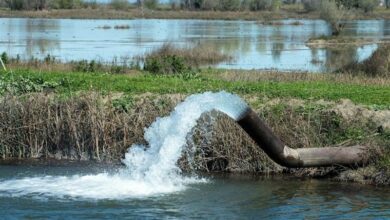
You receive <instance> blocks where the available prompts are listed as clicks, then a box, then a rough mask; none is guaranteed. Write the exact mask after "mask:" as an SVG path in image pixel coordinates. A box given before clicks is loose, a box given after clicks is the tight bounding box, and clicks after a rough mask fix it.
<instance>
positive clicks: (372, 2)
mask: <svg viewBox="0 0 390 220" xmlns="http://www.w3.org/2000/svg"><path fill="white" fill-rule="evenodd" d="M378 5H379V1H378V0H358V8H360V9H362V10H363V11H364V12H365V13H367V12H371V11H373V10H374V9H375V7H377V6H378Z"/></svg>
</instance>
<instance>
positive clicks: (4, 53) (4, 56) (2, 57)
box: [0, 52, 9, 64]
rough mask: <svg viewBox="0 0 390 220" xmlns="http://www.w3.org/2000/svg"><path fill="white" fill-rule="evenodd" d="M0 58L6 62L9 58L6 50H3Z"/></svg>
mask: <svg viewBox="0 0 390 220" xmlns="http://www.w3.org/2000/svg"><path fill="white" fill-rule="evenodd" d="M0 58H1V60H2V61H3V63H4V64H8V62H9V59H8V54H7V53H6V52H3V53H2V54H1V56H0Z"/></svg>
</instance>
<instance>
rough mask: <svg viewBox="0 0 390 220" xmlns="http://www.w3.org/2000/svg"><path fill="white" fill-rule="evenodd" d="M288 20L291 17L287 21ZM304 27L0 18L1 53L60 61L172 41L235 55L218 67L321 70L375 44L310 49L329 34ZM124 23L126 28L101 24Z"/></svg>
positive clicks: (376, 30)
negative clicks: (312, 41) (310, 42)
mask: <svg viewBox="0 0 390 220" xmlns="http://www.w3.org/2000/svg"><path fill="white" fill-rule="evenodd" d="M284 22H285V23H287V24H288V23H291V22H292V20H286V21H284ZM300 22H302V23H303V25H300V26H294V25H282V26H270V25H261V24H258V23H256V22H251V21H202V20H143V19H140V20H67V19H12V18H11V19H10V18H1V19H0V24H1V26H0V52H2V51H5V52H7V53H9V54H10V55H11V56H16V55H17V54H19V55H20V56H21V57H22V58H24V59H28V58H30V57H32V56H34V57H40V58H42V57H45V56H46V55H47V54H51V55H52V56H55V57H58V58H60V59H62V60H64V61H69V60H79V59H89V60H91V59H100V60H103V61H107V62H110V61H112V59H113V58H114V57H134V56H139V55H143V54H145V53H147V52H150V51H151V50H153V49H155V48H157V47H159V46H161V45H162V44H164V43H165V42H171V43H173V44H174V45H176V46H197V45H202V46H207V47H211V48H215V49H216V50H219V51H221V52H223V53H228V54H230V55H231V56H233V57H234V61H230V62H228V63H221V64H219V65H217V66H218V67H221V68H235V69H281V70H307V71H324V70H329V69H336V68H339V67H341V66H343V65H346V64H348V63H350V62H353V61H355V60H362V59H365V58H367V57H368V56H369V55H370V54H371V53H372V52H373V51H374V50H375V49H376V48H377V46H376V45H366V46H364V47H350V48H347V49H345V50H344V49H343V50H325V49H315V48H314V49H310V48H308V47H307V46H306V45H305V42H306V40H307V39H309V38H310V37H315V36H320V35H329V33H330V30H329V27H328V26H327V25H326V23H325V22H323V21H320V20H300ZM115 25H129V26H130V29H126V30H117V29H114V28H111V29H104V28H99V27H103V26H110V27H113V26H115ZM344 35H348V36H356V37H375V38H386V37H388V36H389V35H390V21H388V20H366V21H355V22H350V23H348V26H347V28H346V31H345V33H344Z"/></svg>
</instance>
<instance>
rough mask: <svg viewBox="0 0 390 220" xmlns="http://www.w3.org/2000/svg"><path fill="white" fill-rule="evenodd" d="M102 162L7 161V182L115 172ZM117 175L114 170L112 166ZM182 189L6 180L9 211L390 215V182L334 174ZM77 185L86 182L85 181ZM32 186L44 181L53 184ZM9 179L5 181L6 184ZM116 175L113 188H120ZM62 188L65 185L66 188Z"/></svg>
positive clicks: (0, 193) (5, 213) (218, 180)
mask: <svg viewBox="0 0 390 220" xmlns="http://www.w3.org/2000/svg"><path fill="white" fill-rule="evenodd" d="M113 172H116V171H114V170H108V169H105V170H100V169H98V168H96V167H95V166H92V167H89V166H80V167H78V166H71V167H69V166H65V167H63V166H52V167H49V166H42V167H41V166H0V182H1V184H3V182H4V181H11V180H16V181H18V180H19V181H20V180H23V179H24V180H29V179H30V180H31V179H33V178H41V179H42V178H53V179H58V178H63V179H64V181H65V180H66V179H69V178H70V179H71V178H80V176H85V175H97V174H99V173H100V174H101V173H113ZM108 175H109V174H108ZM203 179H204V181H202V182H199V183H194V184H189V185H187V186H186V187H185V188H183V189H180V190H178V191H175V192H170V193H161V194H152V195H149V196H148V195H145V196H135V197H132V198H131V197H125V196H123V198H121V197H118V196H116V197H114V196H113V197H112V198H110V197H105V198H104V197H103V198H102V197H100V198H99V196H98V195H99V191H96V192H95V194H96V197H95V198H94V197H82V196H77V192H76V191H75V193H74V194H73V195H71V192H63V191H65V190H66V189H64V188H61V183H58V185H59V187H58V189H57V190H53V193H42V190H41V192H40V191H39V190H37V192H33V191H31V192H29V193H23V190H25V188H20V189H19V190H18V189H17V187H16V186H14V187H13V188H14V190H13V191H7V190H5V189H4V187H3V188H0V207H1V218H2V219H22V218H23V219H67V218H74V219H137V218H142V219H145V218H146V219H188V218H207V219H245V218H251V219H269V218H272V219H388V218H389V217H390V209H389V207H390V200H389V198H390V190H389V189H388V188H380V187H373V186H363V185H355V184H350V183H334V182H329V181H326V180H321V181H320V180H299V179H291V178H287V177H285V178H280V177H279V178H272V177H250V176H230V177H229V176H225V177H218V176H213V177H203ZM74 184H76V185H73V186H72V187H73V188H74V189H85V190H87V186H85V185H83V182H82V181H80V182H79V183H78V184H77V183H74ZM30 185H31V187H32V188H34V187H35V188H36V189H39V188H40V189H44V188H45V187H46V186H45V185H34V182H31V183H30ZM2 186H3V185H2ZM115 187H116V185H115V182H112V191H115ZM61 191H62V193H61Z"/></svg>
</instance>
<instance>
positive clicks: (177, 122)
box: [0, 92, 248, 199]
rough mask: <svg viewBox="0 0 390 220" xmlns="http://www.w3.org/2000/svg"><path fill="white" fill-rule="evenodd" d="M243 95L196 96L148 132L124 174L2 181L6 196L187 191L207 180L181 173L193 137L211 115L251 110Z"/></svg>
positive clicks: (100, 196)
mask: <svg viewBox="0 0 390 220" xmlns="http://www.w3.org/2000/svg"><path fill="white" fill-rule="evenodd" d="M247 108H248V107H247V105H246V103H245V102H243V101H242V100H241V99H240V98H239V97H238V96H236V95H233V94H229V93H227V92H218V93H211V92H206V93H203V94H196V95H191V96H189V97H188V98H186V100H185V101H184V102H182V103H180V104H179V105H178V106H176V108H175V109H174V111H172V112H171V114H170V115H169V116H167V117H163V118H157V119H156V121H155V122H154V123H153V124H152V125H151V126H150V127H149V128H147V129H146V130H145V139H146V141H147V142H148V146H144V145H133V146H132V147H131V148H129V150H128V152H127V153H126V156H125V159H124V160H123V163H124V164H125V165H126V168H124V169H121V170H120V171H119V172H118V173H115V174H107V173H102V174H98V175H85V176H80V175H75V176H70V177H69V176H68V177H67V176H44V177H33V178H31V177H30V178H23V179H14V180H6V181H0V195H13V196H24V195H44V196H55V197H78V198H90V199H123V198H133V197H145V196H153V195H159V194H165V193H173V192H177V191H181V190H184V189H185V188H186V187H187V186H188V185H189V184H192V183H198V182H204V180H202V179H199V178H197V177H185V176H183V175H182V174H181V171H180V169H179V167H178V166H177V161H178V159H179V158H180V157H181V155H182V152H183V148H184V147H185V146H186V143H187V139H186V138H187V135H188V134H189V133H190V132H191V130H192V129H193V128H194V127H195V126H196V123H197V120H198V119H199V118H200V116H201V115H202V114H203V113H205V112H210V111H212V110H218V111H221V112H224V113H225V114H227V115H229V116H230V117H231V118H233V119H235V120H239V119H240V117H242V116H243V114H244V113H245V112H246V110H247Z"/></svg>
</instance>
